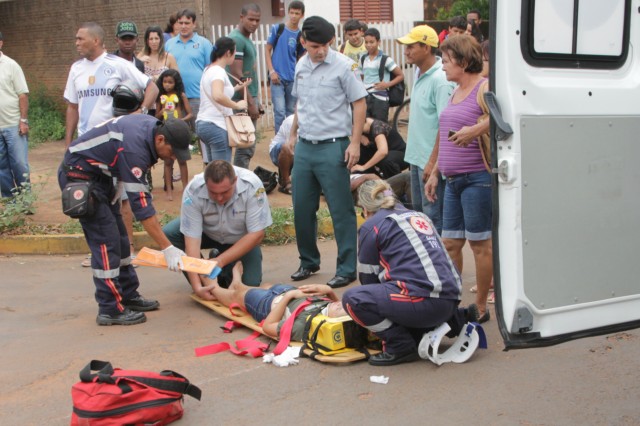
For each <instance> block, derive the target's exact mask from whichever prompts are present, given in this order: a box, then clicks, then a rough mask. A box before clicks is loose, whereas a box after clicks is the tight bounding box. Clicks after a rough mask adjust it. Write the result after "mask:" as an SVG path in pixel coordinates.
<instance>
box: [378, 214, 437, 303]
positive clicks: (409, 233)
mask: <svg viewBox="0 0 640 426" xmlns="http://www.w3.org/2000/svg"><path fill="white" fill-rule="evenodd" d="M388 217H390V218H391V219H393V220H394V221H395V222H396V223H397V224H398V227H399V228H400V229H401V230H402V232H404V234H405V236H406V237H407V239H408V240H409V243H410V244H411V247H413V250H415V252H416V254H417V255H418V257H419V258H420V261H421V262H422V268H423V269H424V273H425V275H426V276H427V278H429V281H431V283H432V284H433V291H432V292H431V293H430V294H429V297H438V295H439V294H440V293H441V292H442V281H440V276H438V272H437V271H436V268H435V266H434V265H433V261H432V260H431V256H429V251H427V249H426V247H425V246H424V244H422V240H421V239H420V237H419V236H418V234H417V232H416V230H415V229H413V228H412V227H411V225H410V224H409V222H408V221H407V220H406V219H404V218H402V217H400V215H397V214H392V215H389V216H388Z"/></svg>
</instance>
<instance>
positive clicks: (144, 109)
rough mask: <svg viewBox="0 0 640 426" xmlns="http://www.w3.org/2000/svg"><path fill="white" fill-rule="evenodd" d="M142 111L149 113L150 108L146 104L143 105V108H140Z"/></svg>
mask: <svg viewBox="0 0 640 426" xmlns="http://www.w3.org/2000/svg"><path fill="white" fill-rule="evenodd" d="M140 112H142V113H143V114H145V115H146V114H148V113H149V109H148V108H147V107H146V106H143V107H142V108H140Z"/></svg>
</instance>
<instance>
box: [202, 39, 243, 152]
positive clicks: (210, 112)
mask: <svg viewBox="0 0 640 426" xmlns="http://www.w3.org/2000/svg"><path fill="white" fill-rule="evenodd" d="M235 54H236V43H235V42H234V41H233V40H232V39H230V38H229V37H220V38H219V39H218V40H216V43H215V45H214V47H213V51H212V52H211V64H210V65H209V66H207V68H205V70H204V73H203V74H202V80H201V81H200V111H199V112H198V117H197V118H196V133H197V134H198V136H199V137H200V139H201V140H202V142H203V143H204V147H205V149H206V150H207V158H208V160H209V161H213V160H225V161H229V162H231V147H230V146H229V138H228V135H227V125H226V123H225V117H227V116H230V115H232V114H233V111H232V110H233V109H246V108H247V101H246V100H240V101H237V102H235V101H233V100H231V98H232V97H233V93H234V92H235V91H237V90H243V89H244V88H245V87H247V86H248V85H249V84H250V83H251V79H247V80H245V81H243V82H241V83H239V84H237V85H236V86H235V87H234V86H233V85H232V84H231V81H230V80H229V76H228V75H227V72H226V71H225V67H227V66H229V65H231V64H232V63H233V61H234V59H235Z"/></svg>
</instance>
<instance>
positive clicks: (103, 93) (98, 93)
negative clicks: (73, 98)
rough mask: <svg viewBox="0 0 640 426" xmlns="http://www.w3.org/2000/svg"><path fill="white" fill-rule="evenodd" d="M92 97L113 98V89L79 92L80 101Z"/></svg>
mask: <svg viewBox="0 0 640 426" xmlns="http://www.w3.org/2000/svg"><path fill="white" fill-rule="evenodd" d="M92 96H111V89H107V88H102V89H86V90H80V91H78V99H82V98H86V97H92Z"/></svg>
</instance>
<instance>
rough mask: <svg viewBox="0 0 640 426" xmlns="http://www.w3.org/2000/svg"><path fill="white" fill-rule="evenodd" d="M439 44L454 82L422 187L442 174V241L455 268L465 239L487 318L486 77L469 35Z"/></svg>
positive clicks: (431, 188) (430, 188)
mask: <svg viewBox="0 0 640 426" xmlns="http://www.w3.org/2000/svg"><path fill="white" fill-rule="evenodd" d="M440 49H441V51H442V65H443V70H444V72H445V73H446V75H447V80H449V81H453V82H455V83H457V84H458V87H457V88H456V90H455V91H454V92H453V94H452V96H451V99H450V100H449V103H448V105H447V107H446V108H445V110H444V111H443V112H442V114H441V115H440V129H439V131H438V139H439V147H438V150H437V152H438V157H437V164H436V166H435V167H434V171H433V172H432V173H431V176H430V177H429V179H428V181H427V183H426V184H425V193H426V195H427V198H429V197H431V199H432V198H433V197H434V196H435V187H436V185H437V182H438V180H437V179H440V178H441V176H442V177H443V178H445V179H446V181H447V184H446V189H445V195H444V212H443V227H442V241H443V243H444V245H445V247H446V248H447V251H448V252H449V255H450V256H451V259H452V260H453V262H454V263H455V265H456V266H457V267H458V270H459V271H460V272H462V247H463V246H464V244H465V242H466V241H467V240H468V241H469V245H470V246H471V250H472V251H473V256H474V259H475V264H476V282H477V293H476V304H477V306H478V309H479V311H480V316H481V318H480V321H481V322H484V321H487V320H488V319H489V312H488V310H487V296H488V293H489V288H490V285H491V280H492V277H493V250H492V242H491V217H492V211H491V174H490V173H489V172H488V171H487V169H486V168H485V165H484V162H483V160H482V153H481V152H480V146H479V143H478V138H479V136H481V135H483V134H486V133H489V120H488V119H487V120H480V121H479V120H478V119H479V118H480V117H481V116H482V115H483V111H482V108H481V107H480V105H479V104H478V101H477V99H478V91H480V92H481V93H480V95H482V93H483V92H484V91H486V90H487V84H485V82H486V79H485V78H483V77H482V76H481V74H480V73H481V72H482V48H481V47H480V44H479V43H478V42H477V41H476V39H474V38H473V37H471V36H468V35H460V36H457V37H450V38H448V39H447V40H445V41H444V42H443V43H442V45H441V46H440ZM434 152H436V150H435V149H434ZM425 169H426V167H425Z"/></svg>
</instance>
